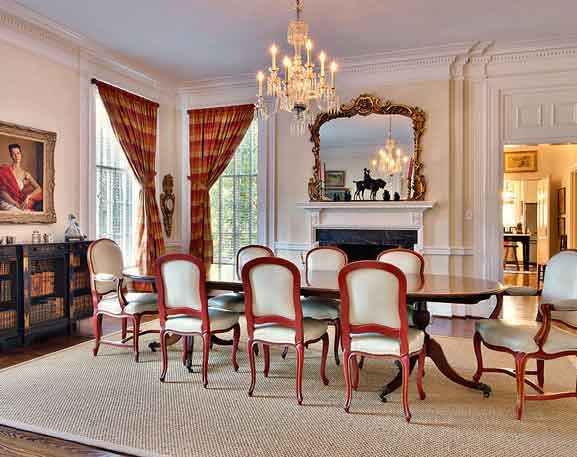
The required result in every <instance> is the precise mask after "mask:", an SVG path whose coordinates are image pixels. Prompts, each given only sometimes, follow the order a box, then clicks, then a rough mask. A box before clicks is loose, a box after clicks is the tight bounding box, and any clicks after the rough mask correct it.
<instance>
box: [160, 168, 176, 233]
mask: <svg viewBox="0 0 577 457" xmlns="http://www.w3.org/2000/svg"><path fill="white" fill-rule="evenodd" d="M174 200H175V197H174V178H173V177H172V175H170V174H168V175H164V178H162V193H161V194H160V210H161V212H162V222H163V225H164V231H165V232H166V236H167V237H169V238H170V235H171V234H172V215H173V214H174Z"/></svg>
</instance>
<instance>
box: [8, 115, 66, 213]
mask: <svg viewBox="0 0 577 457" xmlns="http://www.w3.org/2000/svg"><path fill="white" fill-rule="evenodd" d="M55 145H56V133H53V132H46V131H44V130H38V129H33V128H30V127H24V126H21V125H15V124H9V123H7V122H0V224H2V223H13V224H38V223H40V224H53V223H55V222H56V212H55V211H54V148H55Z"/></svg>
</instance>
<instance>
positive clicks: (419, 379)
mask: <svg viewBox="0 0 577 457" xmlns="http://www.w3.org/2000/svg"><path fill="white" fill-rule="evenodd" d="M424 373H425V348H424V347H423V349H422V350H421V352H420V353H419V366H418V367H417V390H418V391H419V398H420V399H421V400H424V399H425V398H427V395H426V394H425V389H423V375H424Z"/></svg>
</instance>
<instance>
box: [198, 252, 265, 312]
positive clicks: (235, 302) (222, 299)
mask: <svg viewBox="0 0 577 457" xmlns="http://www.w3.org/2000/svg"><path fill="white" fill-rule="evenodd" d="M259 257H274V252H273V251H272V250H271V249H270V248H269V247H268V246H261V245H258V244H250V245H248V246H243V247H242V248H240V249H239V250H238V252H237V253H236V276H237V278H239V279H240V272H241V271H242V267H243V266H244V265H245V264H246V263H247V262H249V261H251V260H253V259H258V258H259ZM208 306H209V307H211V308H215V309H220V310H222V311H229V312H232V313H240V314H242V313H244V293H243V292H229V293H226V294H222V295H217V296H216V297H212V298H210V299H209V300H208Z"/></svg>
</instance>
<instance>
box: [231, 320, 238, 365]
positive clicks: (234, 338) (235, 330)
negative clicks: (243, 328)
mask: <svg viewBox="0 0 577 457" xmlns="http://www.w3.org/2000/svg"><path fill="white" fill-rule="evenodd" d="M239 341H240V325H239V324H236V325H235V326H234V328H233V336H232V366H233V368H234V371H238V361H237V358H236V356H237V353H238V342H239Z"/></svg>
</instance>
